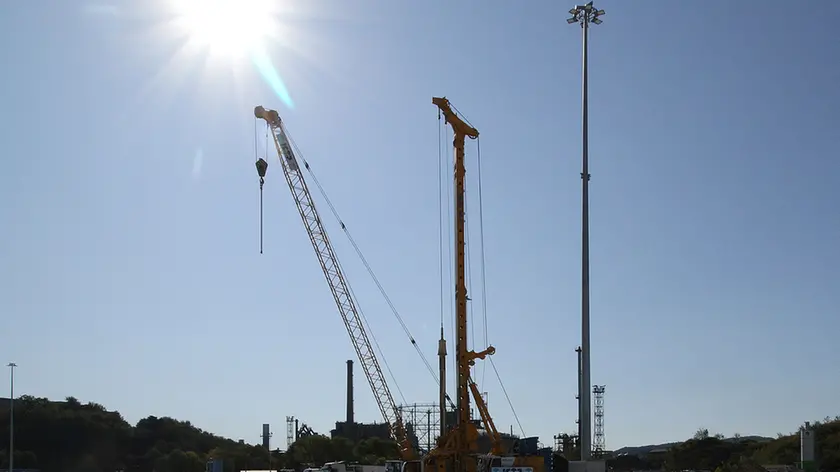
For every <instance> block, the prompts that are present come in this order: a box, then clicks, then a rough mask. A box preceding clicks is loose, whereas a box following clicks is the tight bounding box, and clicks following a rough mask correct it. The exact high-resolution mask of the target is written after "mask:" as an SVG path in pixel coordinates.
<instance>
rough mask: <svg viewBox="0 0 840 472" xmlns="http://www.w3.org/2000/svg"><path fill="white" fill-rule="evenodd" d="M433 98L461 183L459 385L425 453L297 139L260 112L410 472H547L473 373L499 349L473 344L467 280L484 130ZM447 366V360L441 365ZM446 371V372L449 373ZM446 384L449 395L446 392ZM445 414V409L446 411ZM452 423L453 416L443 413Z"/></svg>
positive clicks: (262, 164) (262, 166) (260, 167)
mask: <svg viewBox="0 0 840 472" xmlns="http://www.w3.org/2000/svg"><path fill="white" fill-rule="evenodd" d="M432 103H433V104H434V105H436V106H437V107H438V109H439V110H440V112H441V113H442V114H443V116H444V117H445V120H446V123H447V124H449V125H450V126H451V127H452V130H453V135H454V137H453V148H454V153H455V159H454V185H455V249H456V251H455V252H456V258H455V269H456V271H455V273H456V280H455V302H456V303H455V307H456V308H455V317H456V333H455V335H456V343H455V355H456V364H457V368H456V384H457V405H456V413H457V414H456V423H455V424H454V425H453V426H452V428H451V429H449V430H447V431H446V432H445V433H443V434H442V435H441V437H440V438H439V440H438V444H437V447H436V448H435V449H433V450H432V451H430V452H429V454H428V455H427V456H426V457H424V458H422V459H420V458H418V457H417V453H416V452H415V451H414V449H413V448H412V446H411V441H410V440H409V438H408V435H407V434H406V429H405V424H404V423H403V420H402V417H401V415H400V412H399V410H398V409H397V406H396V403H395V402H394V398H393V396H392V395H391V392H390V389H389V388H388V384H387V382H386V381H385V377H384V375H383V373H382V368H381V367H380V365H379V361H378V359H377V358H376V354H375V352H374V350H373V346H372V345H371V342H370V339H369V338H368V335H367V332H366V331H365V329H364V326H363V324H362V320H361V316H360V314H359V312H358V309H357V308H356V304H355V301H354V300H353V297H352V295H351V293H350V288H349V286H348V284H347V281H346V279H345V278H344V273H343V271H342V270H341V266H340V264H339V261H338V258H337V256H336V254H335V252H334V251H333V248H332V244H331V243H330V240H329V238H328V237H327V233H326V230H325V229H324V226H323V224H322V222H321V218H320V216H319V215H318V212H317V210H316V208H315V202H314V201H313V199H312V195H311V194H310V192H309V188H308V187H307V185H306V181H305V180H304V177H303V171H302V170H301V168H300V165H299V163H298V160H297V158H296V157H295V155H294V152H293V151H292V146H291V142H290V141H289V138H288V136H287V134H286V131H285V129H284V126H283V122H282V120H281V119H280V116H279V114H278V113H277V112H276V111H274V110H266V109H265V108H263V107H261V106H258V107H256V108H255V109H254V115H255V116H256V117H257V118H258V119H262V120H264V121H265V122H266V123H267V124H268V127H269V128H270V130H271V132H272V133H271V134H272V137H273V141H274V145H275V148H276V151H277V154H278V156H279V158H280V163H281V166H282V168H283V174H284V175H285V177H286V182H287V184H288V185H289V190H290V191H291V193H292V196H293V197H294V200H295V205H296V206H297V208H298V212H299V213H300V216H301V219H302V220H303V223H304V226H305V227H306V230H307V233H308V234H309V239H310V242H311V243H312V247H313V248H314V249H315V253H316V255H317V256H318V261H319V262H320V264H321V269H322V271H323V273H324V276H325V277H326V279H327V283H328V284H329V286H330V290H331V292H332V294H333V298H334V299H335V303H336V306H337V307H338V310H339V313H340V314H341V317H342V320H343V321H344V325H345V327H346V328H347V332H348V334H349V335H350V339H351V341H352V343H353V347H354V349H355V350H356V354H357V356H358V358H359V362H360V363H361V364H362V368H363V371H364V373H365V377H366V378H367V380H368V382H369V384H370V387H371V390H372V391H373V394H374V397H375V398H376V402H377V405H378V406H379V409H380V412H381V413H382V417H383V419H384V420H385V422H386V423H387V424H388V426H389V428H390V432H391V436H392V437H393V438H394V440H395V441H396V442H397V445H398V446H399V449H400V455H401V457H402V459H403V462H402V464H401V466H402V470H403V472H502V471H501V469H500V470H498V471H496V470H494V469H496V468H504V469H505V472H545V464H544V459H543V458H542V456H533V455H518V454H514V453H513V452H512V451H509V450H507V449H506V448H505V446H504V445H503V442H502V438H501V435H500V434H499V432H498V430H497V429H496V426H495V424H494V423H493V419H492V418H491V416H490V413H489V411H488V409H487V404H486V403H485V402H484V400H483V398H482V397H481V394H480V391H479V389H478V386H477V385H476V383H475V382H474V381H473V380H472V379H471V378H470V368H471V367H472V366H473V365H475V361H476V359H484V358H485V357H486V356H488V355H492V354H494V353H495V351H496V350H495V348H494V347H493V346H489V347H487V348H486V349H484V350H483V351H479V352H475V351H471V350H469V347H468V344H467V332H468V331H467V301H468V298H467V284H466V220H465V198H466V195H465V179H466V166H465V164H464V155H465V151H464V145H465V142H466V138H467V137H469V138H471V139H477V138H478V130H476V129H475V128H473V127H472V126H470V125H469V124H468V123H466V122H465V121H464V120H462V119H461V118H460V117H458V115H457V114H456V113H455V112H454V111H453V109H452V106H451V105H450V103H449V100H447V99H446V98H445V97H440V98H437V97H436V98H433V99H432ZM256 167H257V173H258V174H259V177H260V186H261V187H262V185H263V182H264V178H265V174H266V171H267V169H268V162H266V161H265V160H264V159H262V158H260V159H258V160H257V163H256ZM443 346H445V344H443V340H441V352H439V354H440V355H441V356H445V347H443ZM441 370H443V366H441ZM441 374H443V372H441ZM445 381H446V380H445V378H444V376H443V375H441V378H440V382H441V385H443V386H445ZM444 388H445V387H442V392H441V401H442V402H443V399H444V397H445V396H446V395H445V390H443V389H444ZM471 395H472V397H473V399H474V400H475V405H476V408H477V409H478V412H479V415H480V416H481V419H482V423H483V424H484V427H485V430H486V432H487V434H488V435H489V436H490V439H491V444H492V446H491V454H490V455H485V456H481V455H479V454H478V444H477V440H478V430H477V428H476V426H475V424H474V423H473V422H472V420H471V418H470V403H471V402H470V396H471ZM444 416H445V415H444ZM441 421H445V418H443V417H442V418H441Z"/></svg>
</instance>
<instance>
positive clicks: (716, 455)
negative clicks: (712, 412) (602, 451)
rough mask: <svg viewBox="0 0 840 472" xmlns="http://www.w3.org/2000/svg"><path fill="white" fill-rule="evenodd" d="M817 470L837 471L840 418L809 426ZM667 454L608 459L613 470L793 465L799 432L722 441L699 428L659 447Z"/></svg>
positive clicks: (723, 469)
mask: <svg viewBox="0 0 840 472" xmlns="http://www.w3.org/2000/svg"><path fill="white" fill-rule="evenodd" d="M813 427H814V432H815V434H816V437H817V443H816V453H817V460H818V462H819V464H820V469H821V470H823V471H840V417H835V418H834V419H831V418H828V417H827V418H825V419H824V420H823V421H816V422H814V423H813ZM663 446H665V447H663V448H662V449H666V448H667V452H664V453H659V454H657V453H653V452H649V451H651V450H655V449H657V448H655V447H654V446H646V447H641V448H638V449H639V450H645V453H640V454H633V453H627V454H624V455H621V456H619V457H616V458H613V459H610V460H609V464H610V465H611V466H612V467H613V468H614V469H615V470H644V469H659V468H664V469H666V470H719V471H720V472H728V471H736V470H737V471H750V470H761V469H759V468H758V466H759V465H771V464H772V465H793V464H795V463H796V462H798V461H799V432H796V433H792V434H787V435H785V434H779V435H778V436H777V437H776V439H767V438H758V437H754V436H752V437H748V438H741V437H739V436H737V435H736V436H735V437H734V438H729V439H724V438H723V436H722V435H720V434H716V435H711V434H709V430H707V429H700V430H698V431H697V433H696V434H695V435H694V437H693V438H691V439H689V440H688V441H685V442H681V443H672V444H668V445H663Z"/></svg>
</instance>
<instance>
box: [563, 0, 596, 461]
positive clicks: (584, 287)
mask: <svg viewBox="0 0 840 472" xmlns="http://www.w3.org/2000/svg"><path fill="white" fill-rule="evenodd" d="M569 14H570V15H572V16H571V18H568V19H566V23H568V24H570V25H571V24H574V23H580V28H581V31H583V171H582V172H581V173H580V178H581V181H582V183H583V185H582V193H583V198H582V200H583V202H582V211H581V223H582V224H581V304H580V308H581V314H580V318H581V343H580V348H581V386H580V402H579V405H578V408H579V410H578V418H579V421H580V425H579V428H580V458H581V460H588V459H589V458H590V457H591V453H592V401H591V397H590V390H591V385H590V384H591V379H590V359H591V357H590V354H591V353H590V347H589V178H590V175H589V106H588V95H589V83H588V81H589V70H588V62H587V52H588V44H587V38H588V32H589V23H594V24H596V25H600V24H601V23H603V21H602V20H601V18H600V17H601V16H603V15H604V14H606V12H605V11H604V10H598V9H596V8H595V7H594V6H593V5H592V2H589V3H587V4H586V5H576V6H575V7H574V8H572V9H571V10H569Z"/></svg>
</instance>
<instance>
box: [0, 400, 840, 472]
mask: <svg viewBox="0 0 840 472" xmlns="http://www.w3.org/2000/svg"><path fill="white" fill-rule="evenodd" d="M814 430H815V433H816V436H817V457H818V459H819V462H820V463H821V469H822V470H824V471H840V417H838V418H835V419H833V420H832V419H830V418H826V419H825V420H824V421H818V422H815V423H814ZM8 444H9V416H8V410H7V409H5V408H4V407H3V406H2V405H0V447H2V446H7V445H8ZM669 446H670V447H668V448H667V449H668V450H667V452H664V453H660V454H656V453H653V452H651V449H653V448H652V447H642V448H638V452H639V454H634V453H628V454H624V455H622V456H620V457H616V458H612V459H610V460H609V465H610V466H611V467H612V468H613V469H614V470H617V471H619V470H644V469H660V468H664V469H666V470H712V471H714V470H719V472H729V471H736V470H737V471H741V472H749V471H759V470H761V469H760V468H759V467H758V465H767V464H794V463H795V462H796V461H797V460H798V459H799V435H798V433H795V434H791V435H782V434H780V435H779V436H778V437H777V438H776V439H766V438H756V437H747V438H741V437H738V436H736V437H735V438H729V439H724V438H723V437H722V436H721V435H711V434H709V431H708V430H706V429H701V430H698V431H697V433H696V434H695V435H694V437H693V438H691V439H689V440H687V441H685V442H681V443H674V444H671V445H669ZM642 451H644V452H645V453H642ZM211 457H212V458H216V459H222V460H224V461H225V470H226V471H228V472H235V471H240V470H266V469H270V468H271V469H279V468H295V469H298V470H300V469H301V468H303V467H304V466H306V465H309V464H317V465H320V464H323V463H324V462H326V461H332V460H347V461H360V462H363V463H368V464H372V463H382V462H384V461H385V460H386V459H396V458H397V457H398V451H397V447H396V445H395V444H394V443H393V442H391V441H382V440H378V439H368V440H364V441H361V442H359V443H356V444H354V443H352V442H351V441H349V440H347V439H344V438H336V439H330V438H327V437H324V436H317V435H316V436H309V437H306V438H301V439H300V440H298V441H297V442H296V443H295V444H293V445H292V446H291V447H290V448H289V451H287V453H285V454H281V453H278V452H273V453H269V452H268V451H266V450H265V449H263V448H262V447H260V446H254V445H249V444H241V443H239V442H236V441H233V440H231V439H227V438H222V437H219V436H216V435H214V434H211V433H209V432H206V431H202V430H201V429H199V428H196V427H195V426H193V425H192V424H190V422H189V421H178V420H175V419H172V418H157V417H154V416H149V417H147V418H144V419H142V420H140V421H138V422H137V424H136V425H134V426H132V425H130V424H128V423H127V422H126V421H125V420H124V419H123V417H122V416H121V415H120V414H119V413H118V412H116V411H107V410H106V409H105V407H103V406H102V405H99V404H96V403H87V404H82V403H80V402H79V401H78V400H76V399H75V398H73V397H68V398H67V399H66V400H65V401H62V402H51V401H49V400H47V399H46V398H34V397H28V396H24V397H21V398H20V399H18V400H16V401H15V468H31V469H40V470H42V471H43V472H113V471H118V470H123V471H125V472H151V471H155V472H204V470H205V464H206V461H207V460H208V459H209V458H211ZM7 467H8V451H7V450H5V449H0V470H2V469H5V468H7Z"/></svg>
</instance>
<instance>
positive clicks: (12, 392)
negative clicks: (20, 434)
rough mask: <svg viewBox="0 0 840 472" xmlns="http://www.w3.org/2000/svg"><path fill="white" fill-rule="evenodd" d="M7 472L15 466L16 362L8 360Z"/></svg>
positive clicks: (10, 471)
mask: <svg viewBox="0 0 840 472" xmlns="http://www.w3.org/2000/svg"><path fill="white" fill-rule="evenodd" d="M6 367H8V368H9V472H12V471H13V470H14V468H15V367H17V364H15V363H14V362H9V363H8V364H7V365H6Z"/></svg>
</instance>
